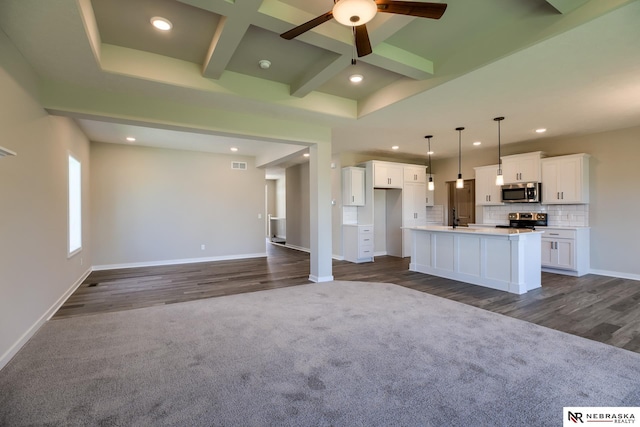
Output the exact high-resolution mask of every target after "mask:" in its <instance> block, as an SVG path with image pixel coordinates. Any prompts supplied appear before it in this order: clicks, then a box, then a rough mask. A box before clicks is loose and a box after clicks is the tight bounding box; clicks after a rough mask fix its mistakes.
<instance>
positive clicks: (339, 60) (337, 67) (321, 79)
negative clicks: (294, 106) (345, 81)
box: [291, 54, 351, 98]
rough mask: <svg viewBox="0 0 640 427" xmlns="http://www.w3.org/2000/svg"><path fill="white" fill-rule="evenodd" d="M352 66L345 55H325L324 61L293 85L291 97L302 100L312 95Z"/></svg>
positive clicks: (319, 62)
mask: <svg viewBox="0 0 640 427" xmlns="http://www.w3.org/2000/svg"><path fill="white" fill-rule="evenodd" d="M350 65H351V60H350V59H349V58H348V57H346V56H344V55H336V54H329V55H325V57H324V58H323V60H322V61H318V62H316V63H315V64H314V65H313V67H312V68H309V69H307V71H306V73H305V75H304V76H302V77H301V78H300V80H298V81H297V82H296V83H294V84H292V85H291V96H295V97H298V98H302V97H304V96H306V95H308V94H310V93H311V92H313V91H314V90H316V89H317V88H319V87H320V86H322V85H323V84H325V83H326V82H327V81H329V80H330V79H331V78H333V77H334V76H335V75H336V74H338V73H340V72H341V71H342V70H344V69H345V68H347V67H349V66H350Z"/></svg>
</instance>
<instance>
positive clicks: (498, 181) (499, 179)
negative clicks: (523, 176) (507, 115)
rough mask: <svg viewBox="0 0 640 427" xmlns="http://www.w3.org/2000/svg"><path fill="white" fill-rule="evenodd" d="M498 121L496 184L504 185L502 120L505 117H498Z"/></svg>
mask: <svg viewBox="0 0 640 427" xmlns="http://www.w3.org/2000/svg"><path fill="white" fill-rule="evenodd" d="M493 120H495V121H496V122H498V174H497V175H496V185H504V177H503V176H502V156H501V153H500V122H501V121H503V120H504V117H496V118H495V119H493Z"/></svg>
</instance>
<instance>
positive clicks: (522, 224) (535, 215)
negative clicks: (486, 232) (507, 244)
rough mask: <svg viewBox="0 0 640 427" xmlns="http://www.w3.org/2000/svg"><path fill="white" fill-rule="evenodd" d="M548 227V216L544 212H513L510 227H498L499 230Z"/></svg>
mask: <svg viewBox="0 0 640 427" xmlns="http://www.w3.org/2000/svg"><path fill="white" fill-rule="evenodd" d="M546 225H547V214H546V213H544V212H511V213H510V214H509V225H497V226H496V227H497V228H529V229H533V230H535V228H536V226H538V227H541V226H546Z"/></svg>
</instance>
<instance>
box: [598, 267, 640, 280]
mask: <svg viewBox="0 0 640 427" xmlns="http://www.w3.org/2000/svg"><path fill="white" fill-rule="evenodd" d="M589 273H591V274H597V275H599V276H609V277H618V278H620V279H630V280H640V274H629V273H621V272H619V271H609V270H597V269H593V268H592V269H590V270H589Z"/></svg>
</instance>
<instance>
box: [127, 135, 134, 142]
mask: <svg viewBox="0 0 640 427" xmlns="http://www.w3.org/2000/svg"><path fill="white" fill-rule="evenodd" d="M135 140H136V139H135V138H134V137H132V136H128V137H127V141H129V142H135Z"/></svg>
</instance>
